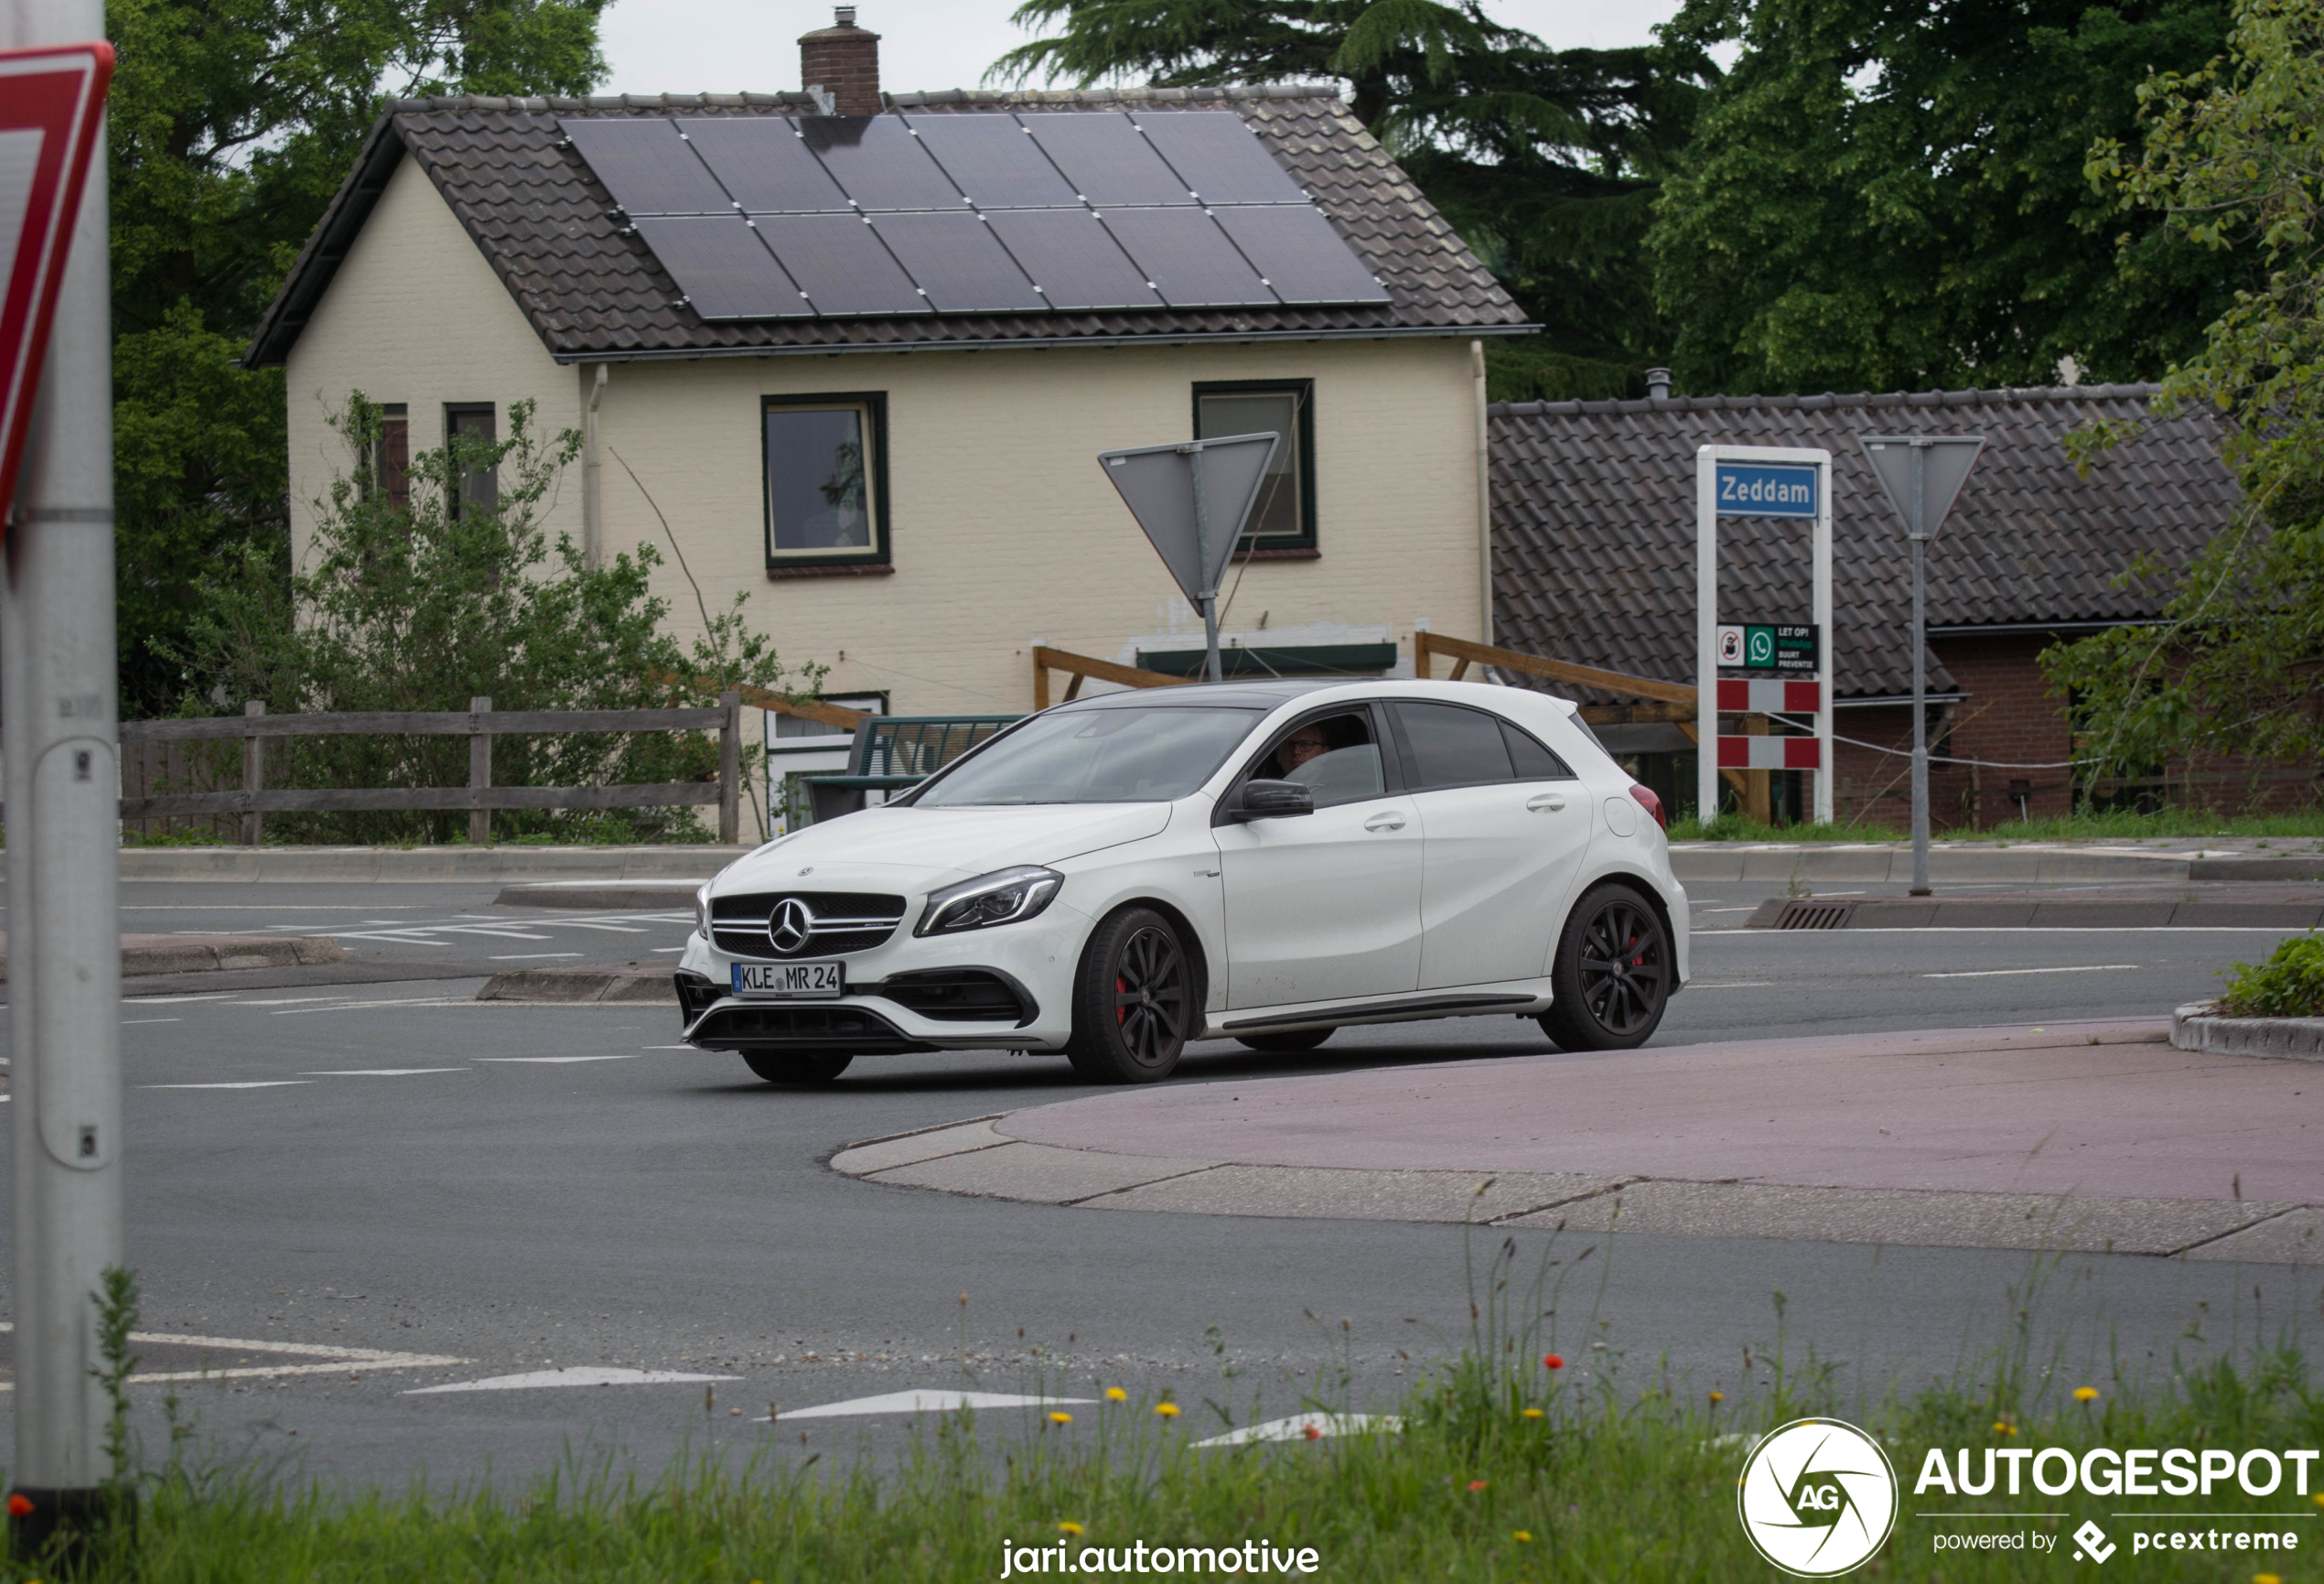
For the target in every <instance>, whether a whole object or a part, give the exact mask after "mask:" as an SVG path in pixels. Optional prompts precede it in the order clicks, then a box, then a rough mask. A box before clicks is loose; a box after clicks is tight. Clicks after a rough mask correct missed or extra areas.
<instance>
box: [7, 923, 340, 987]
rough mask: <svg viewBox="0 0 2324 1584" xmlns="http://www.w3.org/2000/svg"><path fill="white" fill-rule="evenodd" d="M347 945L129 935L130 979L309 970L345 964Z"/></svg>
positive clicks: (124, 964)
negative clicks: (247, 970)
mask: <svg viewBox="0 0 2324 1584" xmlns="http://www.w3.org/2000/svg"><path fill="white" fill-rule="evenodd" d="M346 960H347V948H346V947H344V946H342V945H340V944H339V943H338V942H337V941H334V940H332V939H331V938H330V937H329V936H328V935H124V936H122V937H121V972H122V976H123V977H124V978H134V977H136V976H138V975H146V974H205V973H210V972H212V971H214V970H217V969H221V968H304V967H312V966H314V965H315V964H320V963H343V962H345V961H346ZM7 976H8V937H7V936H5V935H4V934H0V980H5V979H6V978H7Z"/></svg>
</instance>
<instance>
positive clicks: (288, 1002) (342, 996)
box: [234, 990, 354, 1007]
mask: <svg viewBox="0 0 2324 1584" xmlns="http://www.w3.org/2000/svg"><path fill="white" fill-rule="evenodd" d="M353 999H354V997H351V996H350V995H349V994H348V993H347V992H346V991H344V990H340V991H337V992H335V993H333V994H331V995H328V996H285V997H282V998H281V999H280V1000H275V1001H237V1002H235V1003H234V1005H235V1006H237V1007H295V1006H297V1005H298V1004H299V1003H300V1002H302V1001H351V1000H353Z"/></svg>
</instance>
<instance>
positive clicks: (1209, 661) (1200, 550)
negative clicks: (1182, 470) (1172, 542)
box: [1188, 440, 1226, 682]
mask: <svg viewBox="0 0 2324 1584" xmlns="http://www.w3.org/2000/svg"><path fill="white" fill-rule="evenodd" d="M1192 449H1193V452H1194V454H1193V456H1192V457H1190V458H1188V468H1189V470H1190V471H1191V472H1192V473H1193V475H1194V545H1195V550H1196V553H1197V554H1199V555H1200V556H1201V557H1202V570H1203V581H1202V650H1203V661H1202V674H1203V678H1204V680H1206V681H1209V682H1223V681H1225V680H1226V668H1225V667H1224V666H1222V665H1221V663H1220V662H1219V586H1218V584H1217V583H1216V582H1214V581H1213V580H1212V579H1211V578H1210V559H1211V557H1210V509H1209V503H1208V502H1207V501H1205V500H1204V499H1203V494H1202V442H1201V441H1200V440H1197V441H1195V442H1194V444H1193V447H1192Z"/></svg>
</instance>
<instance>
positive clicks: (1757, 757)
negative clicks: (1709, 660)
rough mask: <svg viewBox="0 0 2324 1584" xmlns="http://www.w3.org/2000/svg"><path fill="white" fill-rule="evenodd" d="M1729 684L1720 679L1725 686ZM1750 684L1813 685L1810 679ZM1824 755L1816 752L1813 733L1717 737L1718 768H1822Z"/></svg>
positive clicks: (1777, 685) (1768, 685)
mask: <svg viewBox="0 0 2324 1584" xmlns="http://www.w3.org/2000/svg"><path fill="white" fill-rule="evenodd" d="M1727 685H1728V684H1726V683H1724V682H1722V683H1720V684H1719V687H1720V688H1721V689H1722V690H1724V689H1725V688H1726V687H1727ZM1752 685H1753V686H1755V687H1757V686H1766V687H1787V686H1788V687H1813V686H1814V685H1815V684H1813V683H1801V682H1794V683H1780V682H1770V683H1764V684H1762V683H1754V684H1752ZM1823 768H1824V760H1823V756H1822V755H1820V754H1818V753H1817V752H1816V739H1815V738H1812V737H1722V738H1719V769H1721V770H1821V769H1823Z"/></svg>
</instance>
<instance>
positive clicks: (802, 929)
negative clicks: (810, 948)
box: [767, 897, 815, 957]
mask: <svg viewBox="0 0 2324 1584" xmlns="http://www.w3.org/2000/svg"><path fill="white" fill-rule="evenodd" d="M814 932H815V915H814V911H813V910H812V909H810V908H809V907H808V906H807V904H806V903H804V902H802V901H801V900H799V899H798V898H797V897H785V898H784V899H783V900H782V902H781V904H780V906H778V907H777V908H776V909H775V912H774V916H773V917H772V918H770V919H769V920H768V921H767V940H768V942H769V944H771V945H772V946H773V947H774V948H775V954H776V955H777V956H781V957H790V956H794V955H796V954H799V953H801V952H803V951H805V950H806V949H807V943H808V942H809V941H810V940H812V939H813V938H814Z"/></svg>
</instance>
